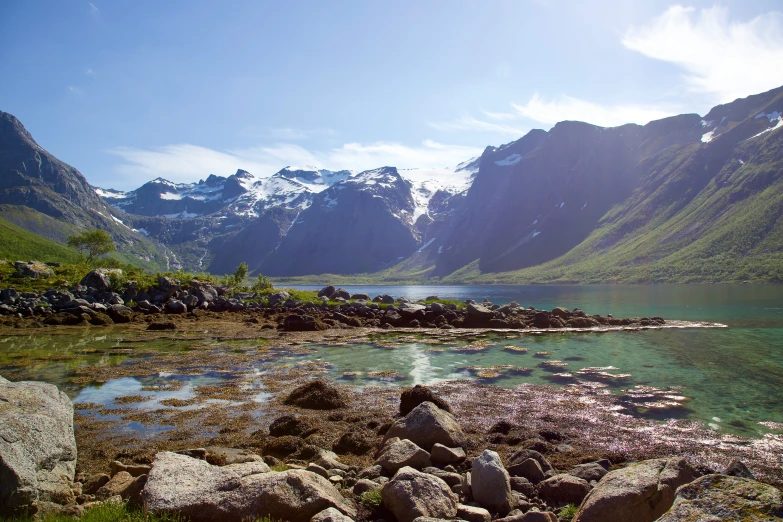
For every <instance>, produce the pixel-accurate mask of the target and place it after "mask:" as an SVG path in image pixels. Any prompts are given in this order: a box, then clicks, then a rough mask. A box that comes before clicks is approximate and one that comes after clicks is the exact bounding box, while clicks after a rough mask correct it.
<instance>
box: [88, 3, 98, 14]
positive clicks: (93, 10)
mask: <svg viewBox="0 0 783 522" xmlns="http://www.w3.org/2000/svg"><path fill="white" fill-rule="evenodd" d="M87 7H89V9H90V13H91V14H94V15H97V14H98V6H96V5H95V4H93V3H92V2H87Z"/></svg>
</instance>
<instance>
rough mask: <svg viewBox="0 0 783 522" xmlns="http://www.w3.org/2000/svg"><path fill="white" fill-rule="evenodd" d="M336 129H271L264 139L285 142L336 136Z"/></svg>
mask: <svg viewBox="0 0 783 522" xmlns="http://www.w3.org/2000/svg"><path fill="white" fill-rule="evenodd" d="M335 134H336V132H335V131H334V129H297V128H292V127H286V128H283V129H271V130H269V131H267V132H265V133H264V137H267V138H272V139H275V140H283V141H299V140H306V139H309V138H313V137H323V136H334V135H335Z"/></svg>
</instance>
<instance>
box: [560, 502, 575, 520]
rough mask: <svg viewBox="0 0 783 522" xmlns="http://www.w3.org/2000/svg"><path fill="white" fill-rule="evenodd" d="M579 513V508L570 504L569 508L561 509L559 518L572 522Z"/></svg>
mask: <svg viewBox="0 0 783 522" xmlns="http://www.w3.org/2000/svg"><path fill="white" fill-rule="evenodd" d="M577 511H579V506H577V505H575V504H568V505H567V506H565V507H563V508H561V509H560V511H559V512H558V513H557V516H558V517H559V518H560V520H564V521H565V522H571V521H572V520H573V519H574V517H575V516H576V512H577Z"/></svg>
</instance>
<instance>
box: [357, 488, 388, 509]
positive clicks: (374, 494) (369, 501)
mask: <svg viewBox="0 0 783 522" xmlns="http://www.w3.org/2000/svg"><path fill="white" fill-rule="evenodd" d="M359 501H360V502H361V503H362V504H364V505H365V506H367V507H368V508H371V509H372V508H377V507H378V506H380V505H381V504H382V503H383V497H381V488H376V489H371V490H370V491H365V492H364V493H362V497H361V498H360V499H359Z"/></svg>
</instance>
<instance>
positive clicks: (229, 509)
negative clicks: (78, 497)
mask: <svg viewBox="0 0 783 522" xmlns="http://www.w3.org/2000/svg"><path fill="white" fill-rule="evenodd" d="M142 496H143V499H144V502H145V505H146V506H147V509H148V510H149V511H151V512H153V513H161V512H174V513H180V514H182V515H183V516H185V517H188V518H189V519H190V520H192V521H193V522H200V521H212V520H221V521H229V522H230V521H236V522H239V521H241V520H243V519H248V518H249V519H256V518H261V517H269V518H271V519H274V520H288V521H290V522H304V521H309V520H310V519H311V518H312V517H313V516H315V515H317V514H318V513H320V512H321V511H323V510H325V509H327V508H330V507H334V508H337V509H338V510H340V511H341V512H342V513H344V514H346V515H348V516H349V517H351V518H353V517H355V516H356V511H355V509H354V507H353V506H351V505H350V504H349V503H348V502H347V501H346V500H345V499H344V498H343V497H342V496H341V495H340V492H339V491H338V490H337V489H335V487H334V486H333V485H332V484H330V483H329V481H328V480H326V479H325V478H323V477H321V476H319V475H316V474H315V473H311V472H309V471H304V470H288V471H282V472H279V473H270V472H269V467H268V466H267V465H266V464H264V463H263V462H250V463H245V464H232V465H230V466H223V467H219V466H213V465H211V464H209V463H207V462H205V461H203V460H198V459H193V458H190V457H186V456H184V455H178V454H176V453H170V452H162V453H158V455H157V456H156V457H155V461H154V462H153V464H152V471H151V472H150V474H149V478H148V480H147V484H146V486H145V487H144V491H143V492H142Z"/></svg>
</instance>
